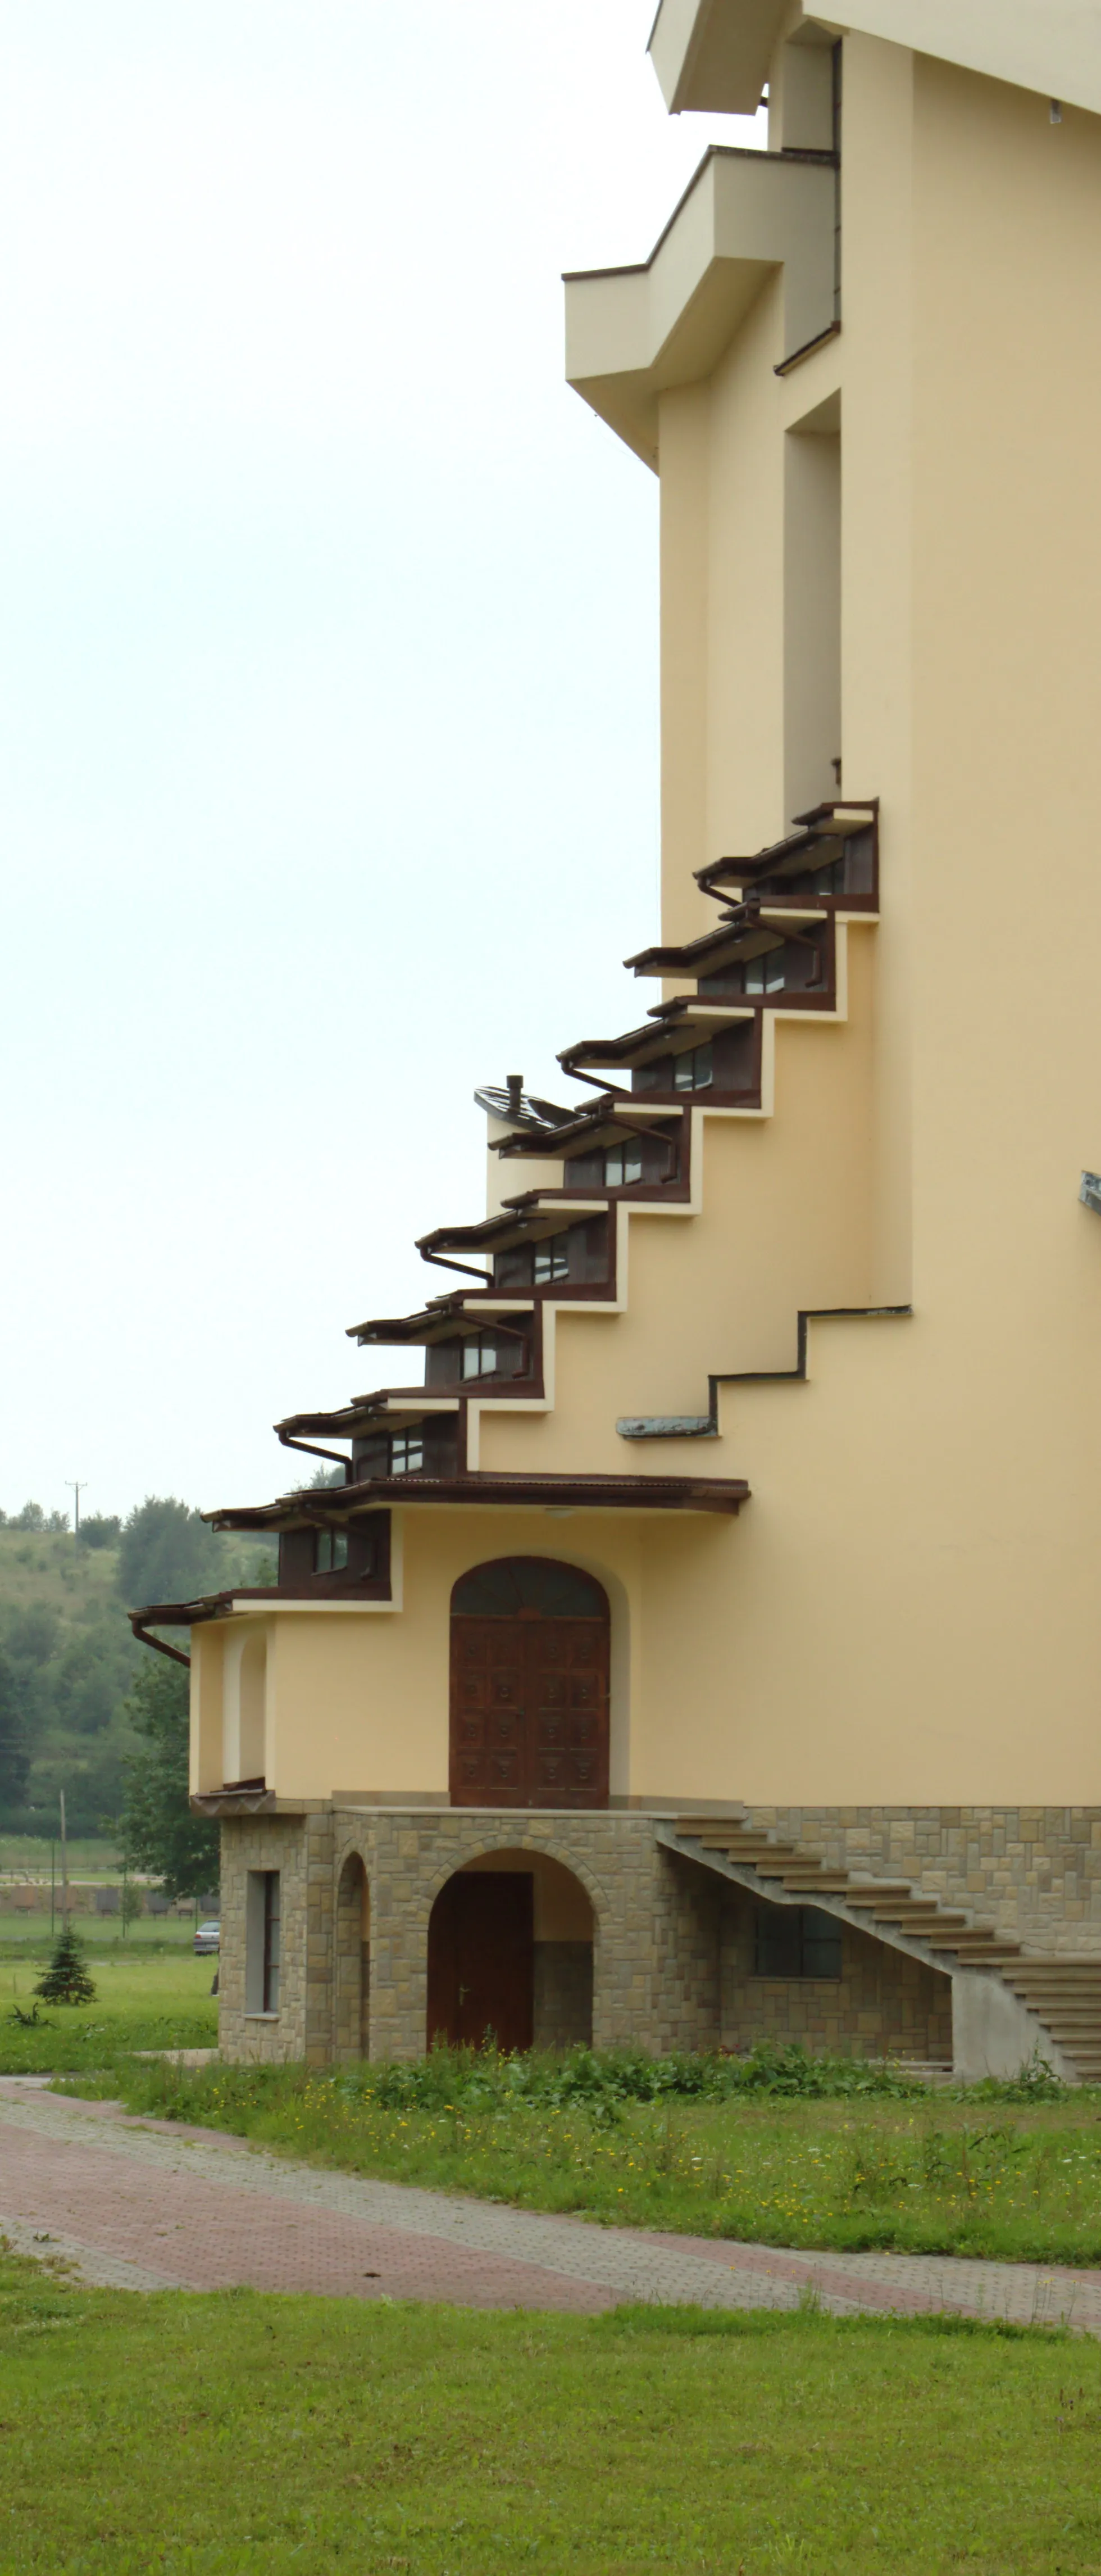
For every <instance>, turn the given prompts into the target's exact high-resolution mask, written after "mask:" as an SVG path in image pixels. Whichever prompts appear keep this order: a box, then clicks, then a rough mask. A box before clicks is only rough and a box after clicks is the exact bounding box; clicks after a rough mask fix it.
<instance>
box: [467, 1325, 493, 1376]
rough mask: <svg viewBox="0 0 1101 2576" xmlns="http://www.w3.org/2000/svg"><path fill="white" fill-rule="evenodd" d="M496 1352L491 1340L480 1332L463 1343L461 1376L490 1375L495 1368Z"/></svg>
mask: <svg viewBox="0 0 1101 2576" xmlns="http://www.w3.org/2000/svg"><path fill="white" fill-rule="evenodd" d="M497 1365H498V1363H497V1352H496V1348H495V1346H494V1344H493V1343H492V1342H487V1341H485V1340H484V1339H483V1337H482V1336H481V1335H480V1334H477V1335H473V1336H472V1337H471V1339H470V1341H468V1342H464V1343H463V1376H464V1378H465V1377H492V1376H493V1374H494V1371H495V1370H496V1368H497Z"/></svg>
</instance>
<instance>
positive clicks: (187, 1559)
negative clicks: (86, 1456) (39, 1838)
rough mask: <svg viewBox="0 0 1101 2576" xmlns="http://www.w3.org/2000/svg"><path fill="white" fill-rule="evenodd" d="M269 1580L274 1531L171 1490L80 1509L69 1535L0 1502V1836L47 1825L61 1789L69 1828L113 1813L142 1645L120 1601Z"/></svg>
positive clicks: (62, 1520)
mask: <svg viewBox="0 0 1101 2576" xmlns="http://www.w3.org/2000/svg"><path fill="white" fill-rule="evenodd" d="M275 1579H276V1559H275V1542H274V1540H264V1539H263V1538H250V1539H248V1540H241V1539H238V1538H231V1537H223V1536H220V1535H219V1534H218V1533H216V1532H215V1531H214V1530H211V1529H208V1527H207V1525H206V1522H205V1521H203V1520H201V1519H200V1517H199V1514H198V1512H196V1511H192V1510H191V1509H190V1508H189V1506H188V1505H187V1504H186V1503H182V1502H178V1501H176V1500H175V1499H174V1498H173V1497H171V1496H168V1497H164V1496H158V1495H148V1496H147V1497H146V1500H145V1501H144V1502H143V1503H139V1504H138V1505H136V1507H135V1509H134V1510H133V1511H132V1512H130V1513H129V1514H128V1516H127V1518H126V1519H125V1520H123V1519H121V1518H120V1519H114V1518H110V1519H107V1518H104V1517H102V1516H100V1517H95V1516H93V1517H90V1518H87V1519H82V1520H81V1524H80V1534H79V1537H77V1536H76V1535H74V1532H73V1530H72V1529H71V1527H70V1525H69V1522H68V1519H67V1518H66V1516H65V1514H64V1513H62V1512H45V1511H43V1509H42V1507H41V1505H40V1504H38V1503H25V1504H24V1505H23V1508H22V1510H21V1511H19V1512H14V1513H7V1512H0V1834H16V1833H18V1834H55V1833H56V1832H57V1830H58V1792H59V1790H61V1789H64V1791H65V1804H66V1815H67V1822H68V1827H69V1831H70V1833H73V1834H98V1833H100V1832H103V1831H104V1830H107V1831H108V1832H109V1831H110V1830H111V1829H112V1827H113V1826H114V1824H115V1822H116V1820H117V1819H118V1817H119V1815H120V1813H121V1809H122V1798H123V1785H124V1770H123V1765H124V1763H125V1761H126V1759H127V1756H128V1755H130V1754H132V1753H133V1752H134V1751H135V1750H136V1747H137V1741H138V1739H137V1737H136V1735H135V1732H134V1728H133V1725H132V1722H131V1718H130V1715H129V1713H128V1709H127V1701H128V1699H129V1696H130V1693H131V1691H132V1690H133V1687H134V1683H135V1680H136V1678H137V1674H138V1672H139V1670H140V1669H141V1666H142V1663H143V1662H144V1660H145V1658H146V1657H148V1655H149V1651H150V1650H149V1648H148V1647H146V1646H138V1645H135V1643H134V1640H133V1638H132V1636H131V1634H130V1628H129V1623H128V1621H127V1618H126V1611H127V1609H128V1608H132V1607H136V1606H137V1605H138V1604H139V1603H141V1602H145V1601H181V1600H182V1601H189V1600H194V1598H195V1597H196V1595H197V1594H198V1593H202V1592H217V1591H220V1590H222V1589H223V1588H224V1587H226V1586H228V1585H230V1584H233V1583H240V1584H245V1583H248V1584H267V1583H274V1581H275ZM158 1660H159V1659H158ZM163 1669H164V1670H166V1671H167V1669H168V1667H167V1666H165V1667H163Z"/></svg>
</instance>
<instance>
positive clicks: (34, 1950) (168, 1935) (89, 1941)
mask: <svg viewBox="0 0 1101 2576" xmlns="http://www.w3.org/2000/svg"><path fill="white" fill-rule="evenodd" d="M3 1901H4V1891H3V1889H0V1985H2V1982H3V1978H4V1975H5V1971H6V1968H7V1963H8V1961H9V1960H11V1959H30V1960H32V1961H33V1960H36V1959H39V1958H42V1959H45V1958H48V1957H49V1953H50V1950H51V1948H52V1946H53V1942H54V1940H56V1937H57V1934H58V1933H59V1932H60V1930H61V1890H60V1887H59V1888H58V1892H57V1905H56V1908H55V1912H54V1929H53V1932H52V1933H51V1931H50V1910H49V1907H48V1906H47V1907H46V1908H45V1910H44V1911H43V1912H42V1913H40V1914H38V1913H36V1914H17V1913H13V1914H7V1913H5V1912H4V1911H3V1910H2V1909H3ZM204 1919H205V1910H204V1912H200V1916H199V1920H200V1922H202V1921H203V1920H204ZM73 1922H74V1925H75V1927H76V1930H77V1931H78V1932H79V1934H80V1937H81V1940H82V1941H83V1942H84V1943H85V1944H86V1946H87V1948H88V1949H89V1950H95V1951H96V1952H97V1953H98V1952H99V1951H100V1950H103V1949H110V1948H112V1946H113V1945H114V1943H115V1942H116V1941H119V1940H121V1938H122V1927H121V1923H120V1920H119V1917H118V1915H117V1914H80V1913H78V1912H77V1910H76V1908H75V1907H74V1909H73ZM194 1931H195V1909H194V1906H189V1907H188V1910H187V1913H186V1914H138V1915H136V1916H135V1918H134V1921H133V1922H132V1923H131V1924H130V1925H129V1926H128V1929H127V1933H126V1946H127V1948H129V1947H130V1945H131V1943H133V1942H136V1943H137V1944H138V1946H139V1948H145V1949H148V1948H150V1947H152V1948H158V1947H159V1948H160V1949H162V1950H168V1949H179V1950H190V1948H191V1943H192V1937H193V1935H194Z"/></svg>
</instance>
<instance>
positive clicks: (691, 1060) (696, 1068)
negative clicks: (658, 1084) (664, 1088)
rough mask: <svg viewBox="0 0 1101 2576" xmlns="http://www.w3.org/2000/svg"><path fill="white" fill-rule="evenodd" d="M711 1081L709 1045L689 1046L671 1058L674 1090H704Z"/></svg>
mask: <svg viewBox="0 0 1101 2576" xmlns="http://www.w3.org/2000/svg"><path fill="white" fill-rule="evenodd" d="M710 1081H711V1047H710V1043H708V1045H707V1046H698V1047H690V1048H689V1049H688V1053H687V1054H686V1055H675V1056H674V1058H673V1089H674V1091H706V1090H707V1087H708V1084H709V1083H710Z"/></svg>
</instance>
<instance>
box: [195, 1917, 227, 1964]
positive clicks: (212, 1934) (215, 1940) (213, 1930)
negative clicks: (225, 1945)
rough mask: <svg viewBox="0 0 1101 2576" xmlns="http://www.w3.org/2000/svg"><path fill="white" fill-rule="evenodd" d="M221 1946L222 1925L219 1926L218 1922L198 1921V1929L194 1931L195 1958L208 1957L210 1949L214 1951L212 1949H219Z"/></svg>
mask: <svg viewBox="0 0 1101 2576" xmlns="http://www.w3.org/2000/svg"><path fill="white" fill-rule="evenodd" d="M221 1946H222V1927H221V1924H220V1923H200V1925H199V1929H198V1931H197V1932H196V1935H195V1956H196V1958H197V1959H209V1957H210V1955H211V1952H212V1951H214V1950H220V1949H221Z"/></svg>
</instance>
